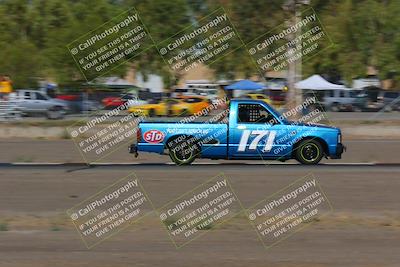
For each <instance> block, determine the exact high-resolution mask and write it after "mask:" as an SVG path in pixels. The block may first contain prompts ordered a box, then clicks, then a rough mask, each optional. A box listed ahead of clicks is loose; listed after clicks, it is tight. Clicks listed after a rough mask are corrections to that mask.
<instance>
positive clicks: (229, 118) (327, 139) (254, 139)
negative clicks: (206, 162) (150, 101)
mask: <svg viewBox="0 0 400 267" xmlns="http://www.w3.org/2000/svg"><path fill="white" fill-rule="evenodd" d="M344 150H345V147H344V146H343V144H342V134H341V131H340V129H339V128H335V127H330V126H325V125H321V124H309V123H299V122H291V121H288V120H286V119H285V118H284V117H283V116H282V115H281V114H280V113H279V112H277V111H276V110H275V109H273V108H272V107H271V106H270V105H268V104H267V103H265V102H264V101H260V100H250V99H234V100H231V101H230V105H229V109H226V110H224V111H223V112H222V113H220V115H219V117H218V116H213V117H212V119H209V120H208V121H205V122H191V121H187V120H186V121H177V122H141V123H140V124H139V125H138V130H137V140H136V143H134V144H132V145H130V148H129V152H130V153H133V154H135V156H136V157H137V156H138V151H143V152H153V153H159V154H169V156H170V157H171V159H172V161H173V162H175V163H176V164H177V165H187V164H191V163H192V162H193V161H194V160H195V159H196V158H209V159H228V160H236V159H239V160H254V159H263V160H267V159H268V160H269V159H275V160H280V161H285V160H289V159H296V160H297V161H299V162H300V163H302V164H318V163H319V162H320V160H321V159H322V158H323V157H326V158H331V159H340V158H341V155H342V153H343V151H344Z"/></svg>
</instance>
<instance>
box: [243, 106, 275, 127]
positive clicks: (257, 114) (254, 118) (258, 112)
mask: <svg viewBox="0 0 400 267" xmlns="http://www.w3.org/2000/svg"><path fill="white" fill-rule="evenodd" d="M238 108H239V114H238V123H270V124H273V123H277V120H276V118H275V117H274V115H272V114H271V113H270V112H269V111H268V110H266V109H265V108H264V107H263V106H261V105H260V104H239V107H238Z"/></svg>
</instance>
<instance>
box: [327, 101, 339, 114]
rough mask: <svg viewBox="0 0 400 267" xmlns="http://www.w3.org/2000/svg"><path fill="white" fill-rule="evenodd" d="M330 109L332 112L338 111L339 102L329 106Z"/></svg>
mask: <svg viewBox="0 0 400 267" xmlns="http://www.w3.org/2000/svg"><path fill="white" fill-rule="evenodd" d="M329 109H330V111H332V112H338V111H340V106H339V104H338V103H333V104H332V105H331V106H330V108H329Z"/></svg>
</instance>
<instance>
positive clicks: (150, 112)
mask: <svg viewBox="0 0 400 267" xmlns="http://www.w3.org/2000/svg"><path fill="white" fill-rule="evenodd" d="M155 115H156V111H155V110H154V109H150V110H149V117H154V116H155Z"/></svg>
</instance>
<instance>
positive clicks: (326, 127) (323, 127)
mask: <svg viewBox="0 0 400 267" xmlns="http://www.w3.org/2000/svg"><path fill="white" fill-rule="evenodd" d="M289 124H291V125H297V126H310V127H317V128H321V129H334V130H339V128H337V127H334V126H329V125H325V124H320V123H304V122H296V121H289Z"/></svg>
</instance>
